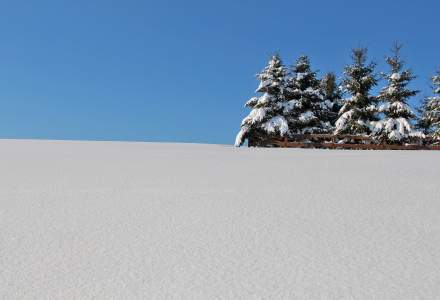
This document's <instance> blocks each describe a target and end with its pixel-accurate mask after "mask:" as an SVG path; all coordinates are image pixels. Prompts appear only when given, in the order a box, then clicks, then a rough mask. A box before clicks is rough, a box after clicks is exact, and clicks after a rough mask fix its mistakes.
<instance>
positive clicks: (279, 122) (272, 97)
mask: <svg viewBox="0 0 440 300" xmlns="http://www.w3.org/2000/svg"><path fill="white" fill-rule="evenodd" d="M285 76H286V69H285V67H284V66H283V63H282V61H281V59H280V57H279V56H278V55H274V56H273V57H272V58H271V59H270V61H269V63H268V66H266V67H265V68H264V70H263V71H262V72H261V73H260V74H258V75H257V79H258V80H260V85H259V86H258V88H257V90H256V92H258V93H261V94H262V95H261V96H259V97H252V98H251V99H250V100H249V101H248V102H246V104H245V106H246V107H249V108H251V109H252V110H251V112H250V113H249V115H248V116H247V117H245V118H244V119H243V121H242V122H241V128H240V131H239V133H238V134H237V137H236V140H235V145H236V146H237V147H238V146H241V145H242V144H243V143H244V142H245V140H246V139H248V138H250V137H252V138H254V139H264V138H265V137H267V136H269V135H279V136H284V135H286V134H287V133H288V130H289V127H288V123H287V120H286V119H285V118H284V116H283V109H284V107H283V102H284V100H285V97H284V92H285Z"/></svg>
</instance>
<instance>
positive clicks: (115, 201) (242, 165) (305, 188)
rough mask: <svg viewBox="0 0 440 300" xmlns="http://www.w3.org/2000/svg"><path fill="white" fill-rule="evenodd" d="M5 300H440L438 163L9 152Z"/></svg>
mask: <svg viewBox="0 0 440 300" xmlns="http://www.w3.org/2000/svg"><path fill="white" fill-rule="evenodd" d="M0 298H1V299H440V152H422V151H420V152H413V151H405V152H403V151H402V152H384V151H330V150H298V149H296V150H294V149H249V148H239V149H237V148H233V147H232V146H221V145H191V144H165V143H163V144H161V143H122V142H67V141H16V140H2V141H0Z"/></svg>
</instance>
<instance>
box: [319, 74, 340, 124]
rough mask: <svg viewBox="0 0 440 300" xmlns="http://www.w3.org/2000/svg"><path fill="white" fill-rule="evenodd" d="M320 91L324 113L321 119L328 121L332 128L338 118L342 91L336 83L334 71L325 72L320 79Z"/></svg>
mask: <svg viewBox="0 0 440 300" xmlns="http://www.w3.org/2000/svg"><path fill="white" fill-rule="evenodd" d="M321 93H322V94H323V96H324V101H323V103H322V105H323V108H324V114H323V116H322V117H321V119H322V120H325V121H329V122H330V124H331V126H332V128H333V127H334V126H335V123H336V120H337V119H338V113H339V110H340V109H341V107H342V93H341V90H340V89H339V86H338V84H337V83H336V75H335V74H334V73H332V72H329V73H326V74H325V75H324V77H323V78H322V79H321Z"/></svg>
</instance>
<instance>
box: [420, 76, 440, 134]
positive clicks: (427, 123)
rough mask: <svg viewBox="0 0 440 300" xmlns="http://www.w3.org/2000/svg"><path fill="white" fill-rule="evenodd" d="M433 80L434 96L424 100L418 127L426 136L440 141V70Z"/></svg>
mask: <svg viewBox="0 0 440 300" xmlns="http://www.w3.org/2000/svg"><path fill="white" fill-rule="evenodd" d="M431 79H432V89H433V93H434V96H432V97H426V98H425V99H424V100H423V103H422V107H421V110H420V118H419V120H418V122H417V125H418V126H417V127H418V128H420V129H422V130H423V132H424V133H425V134H429V135H432V136H433V137H434V138H436V139H440V69H439V70H438V71H437V75H435V76H433V77H432V78H431Z"/></svg>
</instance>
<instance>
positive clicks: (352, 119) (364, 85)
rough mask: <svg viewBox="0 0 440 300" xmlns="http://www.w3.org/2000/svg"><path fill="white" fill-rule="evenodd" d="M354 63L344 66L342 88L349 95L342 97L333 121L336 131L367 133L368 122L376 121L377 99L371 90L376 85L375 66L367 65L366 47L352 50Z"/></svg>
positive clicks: (339, 132) (337, 132)
mask: <svg viewBox="0 0 440 300" xmlns="http://www.w3.org/2000/svg"><path fill="white" fill-rule="evenodd" d="M352 59H353V64H352V65H349V66H346V67H345V70H344V75H345V76H344V79H343V81H342V88H343V89H344V92H348V93H349V94H350V98H347V99H345V100H344V105H343V106H342V108H341V110H340V111H339V118H338V120H337V121H336V129H335V134H353V135H368V134H370V133H371V122H374V121H377V107H376V102H377V100H376V98H375V97H374V96H371V95H370V90H371V88H373V87H374V86H375V85H377V79H376V75H375V74H374V68H375V67H376V64H374V63H369V64H366V60H367V49H366V48H356V49H353V50H352Z"/></svg>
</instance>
